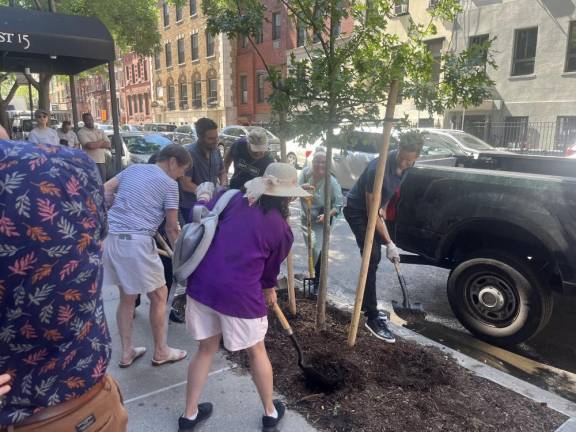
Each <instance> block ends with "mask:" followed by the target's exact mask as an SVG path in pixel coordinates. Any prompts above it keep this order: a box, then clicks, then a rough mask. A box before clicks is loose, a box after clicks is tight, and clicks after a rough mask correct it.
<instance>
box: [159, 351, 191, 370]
mask: <svg viewBox="0 0 576 432" xmlns="http://www.w3.org/2000/svg"><path fill="white" fill-rule="evenodd" d="M187 355H188V353H187V352H186V351H184V350H179V349H175V350H173V351H172V355H171V356H170V357H168V358H167V359H166V360H154V359H152V366H162V365H165V364H170V363H177V362H179V361H182V360H184V359H185V358H186V356H187Z"/></svg>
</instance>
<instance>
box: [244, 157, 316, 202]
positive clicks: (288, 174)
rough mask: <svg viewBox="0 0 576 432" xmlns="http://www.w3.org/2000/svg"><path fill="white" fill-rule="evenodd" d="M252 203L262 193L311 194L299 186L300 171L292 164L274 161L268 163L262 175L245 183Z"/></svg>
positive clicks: (295, 196)
mask: <svg viewBox="0 0 576 432" xmlns="http://www.w3.org/2000/svg"><path fill="white" fill-rule="evenodd" d="M244 186H245V187H246V197H247V198H248V201H249V202H250V203H253V202H255V201H258V200H259V199H260V197H261V196H262V195H270V196H277V197H294V198H297V197H298V198H301V197H308V196H310V194H309V193H308V192H306V191H305V190H304V189H302V188H301V187H300V186H298V173H297V172H296V168H294V167H293V166H292V165H290V164H287V163H282V162H274V163H271V164H270V165H268V167H267V168H266V171H265V172H264V175H263V176H262V177H256V178H254V179H252V180H250V181H248V182H246V184H245V185H244Z"/></svg>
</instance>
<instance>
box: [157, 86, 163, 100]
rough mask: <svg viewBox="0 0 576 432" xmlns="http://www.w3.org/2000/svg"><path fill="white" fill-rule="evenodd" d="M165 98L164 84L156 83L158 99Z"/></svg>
mask: <svg viewBox="0 0 576 432" xmlns="http://www.w3.org/2000/svg"><path fill="white" fill-rule="evenodd" d="M163 97H164V88H163V87H162V83H160V82H158V83H156V99H162V98H163Z"/></svg>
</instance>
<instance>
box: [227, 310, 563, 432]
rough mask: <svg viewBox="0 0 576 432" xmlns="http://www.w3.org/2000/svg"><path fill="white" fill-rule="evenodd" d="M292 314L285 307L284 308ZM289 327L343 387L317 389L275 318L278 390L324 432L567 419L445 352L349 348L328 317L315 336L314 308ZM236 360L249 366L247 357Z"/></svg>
mask: <svg viewBox="0 0 576 432" xmlns="http://www.w3.org/2000/svg"><path fill="white" fill-rule="evenodd" d="M281 306H283V307H284V308H285V309H287V308H286V307H285V305H281ZM298 309H299V313H298V316H297V317H296V318H292V319H289V320H290V322H291V325H292V326H293V328H294V331H295V334H296V336H297V338H298V340H299V342H300V345H301V347H302V349H303V350H304V357H305V362H306V364H307V365H308V366H311V367H314V368H316V369H317V370H318V371H319V372H320V373H322V374H323V375H324V376H327V377H330V378H332V379H334V380H336V381H337V382H338V383H339V385H338V386H337V387H336V389H335V390H334V391H332V392H327V391H325V390H322V389H319V388H318V386H316V387H315V386H313V385H312V386H310V385H308V383H307V382H306V381H305V379H304V377H303V374H302V372H301V370H300V368H299V367H298V364H297V355H296V350H295V349H294V347H293V345H292V343H291V341H290V339H289V338H288V336H286V335H285V333H284V331H283V330H282V327H281V326H280V324H279V323H278V322H277V321H276V320H275V318H274V317H273V316H270V317H269V320H270V327H269V330H268V335H267V338H266V343H267V345H266V346H267V349H268V354H269V355H270V359H271V361H272V365H273V367H274V384H275V387H276V388H277V390H278V391H279V392H280V393H281V394H283V395H284V396H286V398H287V402H288V406H289V408H290V409H293V410H296V411H298V412H300V413H301V414H303V415H304V416H305V417H306V418H307V419H308V421H309V422H310V423H311V424H313V425H314V426H315V427H317V428H318V429H320V430H324V431H338V432H345V431H346V432H348V431H350V432H352V431H354V432H359V431H362V432H371V431H378V432H380V431H398V432H412V431H415V432H416V431H417V432H421V431H458V432H464V431H466V432H468V431H497V432H508V431H523V432H525V431H554V430H556V429H557V428H558V427H559V426H560V425H561V424H562V423H563V422H565V421H566V420H567V418H566V417H565V416H563V415H562V414H559V413H557V412H556V411H553V410H552V409H550V408H548V407H547V406H545V405H542V404H538V403H535V402H533V401H531V400H529V399H526V398H524V397H522V396H519V395H517V394H516V393H514V392H511V391H509V390H507V389H505V388H503V387H500V386H498V385H497V384H494V383H492V382H490V381H487V380H485V379H483V378H479V377H476V376H474V375H472V374H471V373H470V372H469V371H467V370H466V369H464V368H462V367H460V366H459V365H457V364H456V362H455V361H454V360H452V359H451V358H450V357H448V356H446V355H445V354H443V353H442V352H441V351H439V350H436V349H433V348H429V347H422V346H419V345H416V344H413V343H410V342H404V341H402V340H398V341H397V342H396V343H395V344H393V345H390V344H387V343H385V342H383V341H380V340H378V339H376V338H374V337H372V336H371V335H370V334H369V333H368V332H367V331H366V330H365V329H364V328H361V329H360V330H359V332H358V339H357V344H356V346H355V347H354V348H349V347H348V344H347V326H348V324H349V319H347V318H346V317H345V316H344V315H343V314H342V312H340V311H337V310H329V317H328V326H327V331H326V332H322V333H316V331H315V329H314V316H315V305H314V304H313V303H312V302H310V301H307V300H299V301H298ZM231 358H232V359H233V360H234V361H236V362H238V363H240V364H241V365H244V366H247V364H248V363H247V357H246V355H245V354H244V353H235V354H232V355H231Z"/></svg>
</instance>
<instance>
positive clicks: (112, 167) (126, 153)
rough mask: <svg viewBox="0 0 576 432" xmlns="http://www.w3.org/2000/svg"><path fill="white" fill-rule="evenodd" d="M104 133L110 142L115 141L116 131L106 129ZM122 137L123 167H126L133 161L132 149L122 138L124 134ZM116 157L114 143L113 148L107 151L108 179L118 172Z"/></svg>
mask: <svg viewBox="0 0 576 432" xmlns="http://www.w3.org/2000/svg"><path fill="white" fill-rule="evenodd" d="M104 133H105V134H106V136H107V137H108V139H109V140H110V142H111V143H114V141H112V136H113V135H114V131H113V130H105V131H104ZM120 139H121V140H122V169H124V168H126V167H127V166H128V165H130V164H131V163H132V157H131V154H130V150H129V149H128V147H127V146H126V142H125V141H124V140H123V139H122V134H120ZM115 158H116V148H115V147H114V144H112V148H111V149H110V150H108V151H107V152H106V174H107V176H108V178H107V179H106V180H109V179H111V178H112V177H114V176H115V175H116V174H118V171H117V170H116V163H115Z"/></svg>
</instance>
